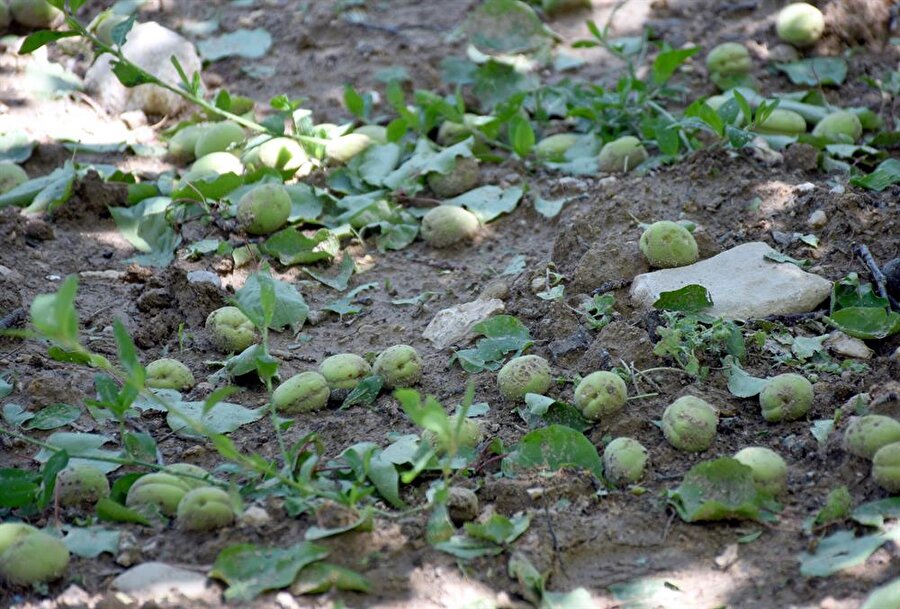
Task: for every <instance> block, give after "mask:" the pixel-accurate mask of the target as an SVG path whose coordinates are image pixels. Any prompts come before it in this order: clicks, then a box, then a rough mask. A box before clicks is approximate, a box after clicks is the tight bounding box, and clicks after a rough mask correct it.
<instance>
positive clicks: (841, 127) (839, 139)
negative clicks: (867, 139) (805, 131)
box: [812, 110, 863, 144]
mask: <svg viewBox="0 0 900 609" xmlns="http://www.w3.org/2000/svg"><path fill="white" fill-rule="evenodd" d="M862 132H863V127H862V123H861V122H859V117H857V116H856V115H855V114H853V113H852V112H847V111H846V110H840V111H838V112H832V113H831V114H829V115H828V116H826V117H825V118H823V119H822V120H820V121H819V122H818V123H817V124H816V126H815V127H813V130H812V134H813V135H815V136H816V137H821V138H824V139H825V140H826V141H827V142H828V143H829V144H854V143H856V141H857V140H858V139H859V138H860V137H862Z"/></svg>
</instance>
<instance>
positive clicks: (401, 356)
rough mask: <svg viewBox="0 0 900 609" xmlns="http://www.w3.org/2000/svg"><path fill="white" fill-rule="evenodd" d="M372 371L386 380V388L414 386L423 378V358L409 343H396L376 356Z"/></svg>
mask: <svg viewBox="0 0 900 609" xmlns="http://www.w3.org/2000/svg"><path fill="white" fill-rule="evenodd" d="M372 372H374V373H375V374H377V375H378V376H380V377H381V378H382V379H383V380H384V386H385V388H386V389H395V388H398V387H412V386H413V385H415V384H416V383H418V382H419V379H421V378H422V358H421V357H419V353H418V352H417V351H416V350H415V349H413V348H412V347H410V346H409V345H394V346H393V347H388V348H387V349H385V350H384V351H382V352H381V353H380V354H379V355H378V357H376V358H375V363H374V364H372Z"/></svg>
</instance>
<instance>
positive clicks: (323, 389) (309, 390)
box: [272, 370, 331, 414]
mask: <svg viewBox="0 0 900 609" xmlns="http://www.w3.org/2000/svg"><path fill="white" fill-rule="evenodd" d="M330 396H331V390H330V389H329V388H328V381H326V380H325V377H324V376H322V375H321V374H319V373H318V372H314V371H312V370H307V371H306V372H301V373H300V374H295V375H294V376H292V377H291V378H289V379H288V380H286V381H285V382H283V383H282V384H280V385H279V386H278V387H277V388H276V389H275V391H274V392H272V402H273V403H274V404H275V409H276V410H277V411H278V412H283V413H286V414H298V413H301V412H313V411H316V410H321V409H323V408H325V405H326V404H327V403H328V398H329V397H330Z"/></svg>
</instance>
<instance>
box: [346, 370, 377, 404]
mask: <svg viewBox="0 0 900 609" xmlns="http://www.w3.org/2000/svg"><path fill="white" fill-rule="evenodd" d="M383 386H384V379H383V378H381V377H380V376H377V375H375V376H369V377H366V378H364V379H363V380H361V381H360V382H359V383H358V384H357V385H356V387H354V388H353V390H352V391H351V392H350V393H349V394H347V397H346V398H344V402H343V403H342V404H341V410H344V409H345V408H350V407H351V406H356V405H357V404H359V405H361V406H368V405H369V404H374V403H375V399H376V398H377V397H378V394H379V393H381V388H382V387H383Z"/></svg>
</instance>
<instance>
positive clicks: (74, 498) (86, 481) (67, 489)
mask: <svg viewBox="0 0 900 609" xmlns="http://www.w3.org/2000/svg"><path fill="white" fill-rule="evenodd" d="M103 497H109V481H108V480H107V479H106V474H104V473H103V472H102V471H100V470H99V469H97V468H96V467H93V466H91V465H87V464H74V465H69V466H68V467H66V468H65V469H63V470H61V471H60V472H59V473H58V474H57V475H56V498H57V499H58V501H59V504H60V505H62V506H67V507H69V506H92V505H94V504H95V503H97V502H98V501H100V499H102V498H103Z"/></svg>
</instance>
